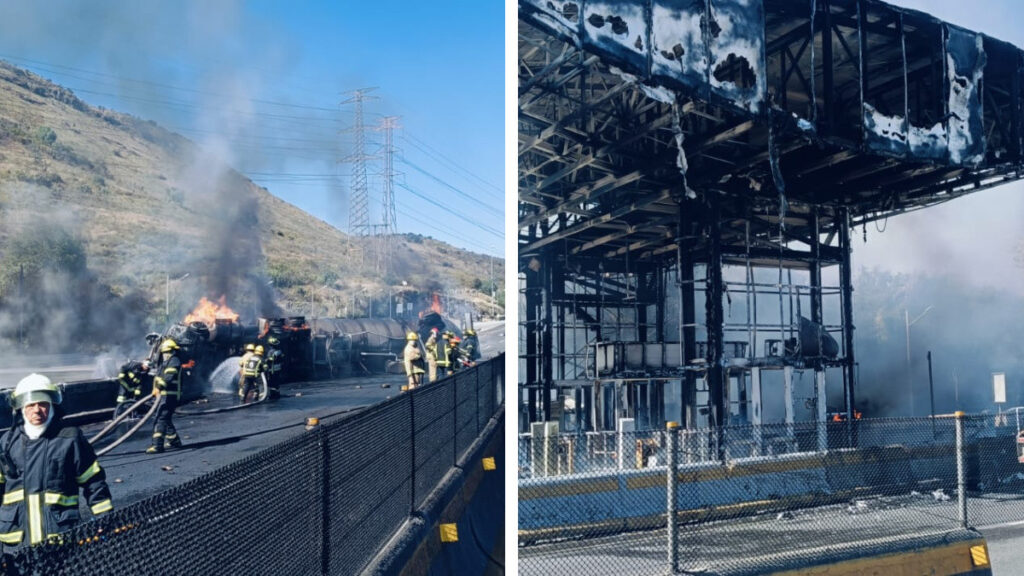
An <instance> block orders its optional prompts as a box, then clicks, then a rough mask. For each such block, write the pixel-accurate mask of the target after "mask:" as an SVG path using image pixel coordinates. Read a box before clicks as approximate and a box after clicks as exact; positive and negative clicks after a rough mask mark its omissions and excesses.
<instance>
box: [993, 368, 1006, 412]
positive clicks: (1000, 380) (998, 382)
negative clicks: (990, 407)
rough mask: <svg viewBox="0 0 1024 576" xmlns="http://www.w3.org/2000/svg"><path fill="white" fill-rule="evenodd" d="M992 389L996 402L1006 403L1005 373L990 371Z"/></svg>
mask: <svg viewBox="0 0 1024 576" xmlns="http://www.w3.org/2000/svg"><path fill="white" fill-rule="evenodd" d="M992 389H993V392H994V394H995V400H996V404H1005V403H1006V374H1005V373H1004V372H993V373H992Z"/></svg>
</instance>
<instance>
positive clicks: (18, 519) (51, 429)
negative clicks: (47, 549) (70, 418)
mask: <svg viewBox="0 0 1024 576" xmlns="http://www.w3.org/2000/svg"><path fill="white" fill-rule="evenodd" d="M0 474H2V476H0V487H2V489H3V505H2V506H0V542H2V543H3V545H4V546H5V547H8V546H11V547H13V546H19V545H24V544H38V543H40V542H43V541H44V540H47V539H49V538H50V537H51V536H54V535H55V534H58V533H60V532H63V531H65V530H68V529H70V528H72V527H73V526H75V525H76V524H78V522H79V520H80V519H79V514H78V491H79V489H81V490H82V495H83V496H84V497H85V503H86V504H88V506H89V508H90V510H92V513H93V514H94V515H99V514H103V513H104V512H109V511H110V510H112V509H113V507H114V506H113V504H112V503H111V500H110V488H109V487H108V486H107V482H106V473H105V472H104V471H103V469H102V468H100V464H99V461H98V460H97V459H96V453H95V452H94V451H93V449H92V446H91V445H90V444H89V442H88V441H87V440H86V439H85V436H84V435H83V434H82V431H81V430H79V429H78V428H76V427H74V426H68V427H61V426H60V425H59V424H58V423H57V422H51V423H50V425H49V426H47V428H46V431H45V432H43V434H42V435H41V436H40V437H39V438H36V439H35V440H32V439H30V438H29V437H28V436H27V435H26V434H25V431H24V430H23V429H22V427H21V426H15V427H14V428H11V430H10V431H9V432H7V433H6V434H5V435H4V437H3V438H2V439H0Z"/></svg>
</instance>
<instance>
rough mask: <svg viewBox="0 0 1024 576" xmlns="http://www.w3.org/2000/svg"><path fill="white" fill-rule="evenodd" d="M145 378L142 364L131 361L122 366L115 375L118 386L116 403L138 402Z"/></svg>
mask: <svg viewBox="0 0 1024 576" xmlns="http://www.w3.org/2000/svg"><path fill="white" fill-rule="evenodd" d="M147 376H148V374H146V370H145V369H143V366H142V362H139V361H137V360H132V361H130V362H126V363H125V364H123V365H122V366H121V371H120V372H119V373H118V374H117V383H118V385H119V386H120V388H118V391H117V403H118V404H121V403H123V402H127V401H129V400H138V399H139V396H141V395H142V388H143V385H144V384H145V379H146V377H147Z"/></svg>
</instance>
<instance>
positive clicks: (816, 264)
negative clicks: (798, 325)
mask: <svg viewBox="0 0 1024 576" xmlns="http://www.w3.org/2000/svg"><path fill="white" fill-rule="evenodd" d="M820 224H821V222H820V221H819V219H818V209H817V208H814V209H813V211H812V213H811V230H812V232H811V270H810V271H811V321H812V322H814V323H815V324H822V321H821V316H822V314H821V312H822V310H821V253H822V246H821V227H820Z"/></svg>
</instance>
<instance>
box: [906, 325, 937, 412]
mask: <svg viewBox="0 0 1024 576" xmlns="http://www.w3.org/2000/svg"><path fill="white" fill-rule="evenodd" d="M931 309H932V307H931V306H929V307H927V308H925V309H924V312H921V313H920V314H918V316H917V318H914V320H913V321H911V320H910V312H909V311H908V310H907V309H906V308H904V309H903V320H904V322H905V323H906V330H907V390H908V391H909V393H910V417H911V418H913V417H914V416H916V415H917V414H916V412H915V410H914V378H913V372H912V371H911V369H910V327H911V326H913V325H914V324H916V323H917V321H918V320H920V319H921V318H924V315H925V314H927V313H928V312H929V311H931Z"/></svg>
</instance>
